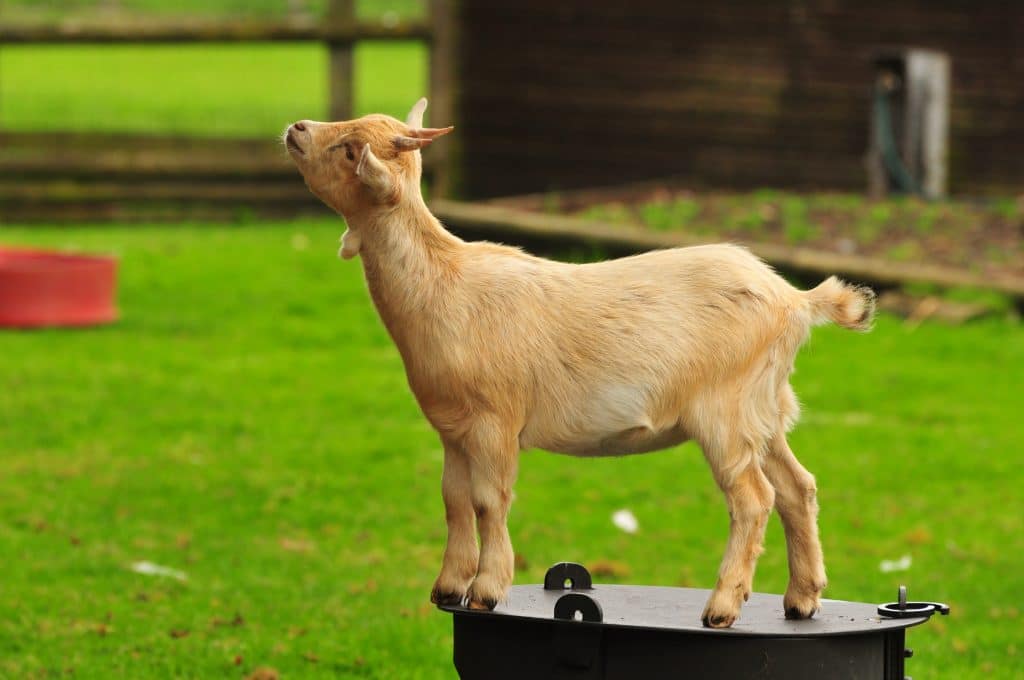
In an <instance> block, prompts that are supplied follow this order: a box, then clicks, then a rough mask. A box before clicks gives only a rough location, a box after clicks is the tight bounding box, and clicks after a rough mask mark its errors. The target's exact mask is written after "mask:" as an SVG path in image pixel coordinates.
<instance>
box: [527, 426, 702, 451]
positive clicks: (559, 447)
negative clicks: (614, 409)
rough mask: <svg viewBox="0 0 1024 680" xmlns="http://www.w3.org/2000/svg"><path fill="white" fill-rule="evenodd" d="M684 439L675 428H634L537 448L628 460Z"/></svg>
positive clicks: (685, 436) (683, 433)
mask: <svg viewBox="0 0 1024 680" xmlns="http://www.w3.org/2000/svg"><path fill="white" fill-rule="evenodd" d="M688 438H689V437H688V436H687V434H686V432H684V431H683V430H682V428H679V427H673V428H670V429H667V430H662V431H660V432H659V431H655V430H652V429H650V428H648V427H635V428H631V429H628V430H623V431H621V432H615V433H613V434H609V435H607V436H604V437H600V438H589V439H587V438H581V439H579V440H576V441H572V442H561V443H555V445H554V446H551V447H547V446H541V447H540V448H543V449H545V450H546V451H551V452H552V453H565V454H568V455H570V456H628V455H630V454H634V453H647V452H649V451H658V450H660V449H667V448H669V447H671V446H675V445H676V444H681V443H683V442H684V441H686V440H687V439H688Z"/></svg>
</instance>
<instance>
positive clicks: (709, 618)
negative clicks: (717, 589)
mask: <svg viewBox="0 0 1024 680" xmlns="http://www.w3.org/2000/svg"><path fill="white" fill-rule="evenodd" d="M735 622H736V617H735V616H733V615H731V614H715V615H712V614H704V617H703V618H702V619H701V623H703V624H704V627H705V628H729V627H731V626H732V624H733V623H735Z"/></svg>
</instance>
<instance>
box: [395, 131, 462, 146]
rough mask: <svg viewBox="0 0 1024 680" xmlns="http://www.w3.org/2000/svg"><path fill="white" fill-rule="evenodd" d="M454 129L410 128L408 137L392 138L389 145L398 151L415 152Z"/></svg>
mask: <svg viewBox="0 0 1024 680" xmlns="http://www.w3.org/2000/svg"><path fill="white" fill-rule="evenodd" d="M454 129H455V128H454V127H446V128H410V129H409V134H408V135H399V136H397V137H394V138H392V140H391V144H392V145H393V146H394V147H395V149H397V150H398V151H417V150H419V149H422V148H423V147H425V146H429V145H430V143H431V142H433V141H434V139H435V138H437V137H440V136H441V135H446V134H448V133H449V132H451V131H452V130H454Z"/></svg>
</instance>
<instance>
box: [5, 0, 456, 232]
mask: <svg viewBox="0 0 1024 680" xmlns="http://www.w3.org/2000/svg"><path fill="white" fill-rule="evenodd" d="M448 4H449V3H448V0H431V2H430V16H429V19H428V20H426V21H405V22H397V23H383V22H380V21H377V22H365V21H359V20H357V19H356V15H355V2H354V0H331V1H330V2H329V5H328V11H327V13H326V16H325V17H324V19H323V20H322V21H321V22H319V23H312V22H308V23H299V22H280V21H275V22H269V21H230V22H218V23H197V22H178V23H171V22H160V23H147V24H131V25H106V26H104V25H91V26H83V25H79V24H52V25H45V26H0V50H2V47H3V45H11V44H47V43H49V44H69V43H93V44H116V43H122V44H123V43H133V44H159V43H164V44H167V43H172V44H184V43H192V44H194V43H211V42H218V43H224V42H236V43H238V42H275V41H291V42H295V41H306V42H320V43H323V44H324V45H325V46H326V48H327V51H328V81H329V87H328V113H329V116H330V119H331V120H344V119H346V118H350V117H351V116H352V111H353V102H352V74H353V59H352V55H353V48H354V46H355V44H356V43H357V42H359V41H361V40H421V41H424V42H426V43H427V44H428V45H429V46H430V48H431V49H430V52H431V57H430V97H431V112H432V115H433V116H434V117H435V119H437V120H442V119H445V118H446V117H449V116H450V112H451V103H450V89H451V88H450V85H449V84H450V82H451V78H450V76H449V74H450V73H451V70H452V69H451V65H450V60H451V55H452V50H451V48H450V46H448V45H442V46H438V45H436V44H435V37H437V36H444V35H448V32H449V29H448V28H447V27H446V26H442V25H441V24H442V23H443V22H445V21H448V20H449V17H450V9H449V7H448ZM0 97H3V91H2V83H0ZM442 153H443V152H442ZM442 153H433V152H432V153H431V154H430V156H429V158H428V159H425V160H427V161H428V163H427V165H426V166H425V168H424V171H425V173H428V175H431V176H432V179H433V180H434V182H433V184H434V186H433V187H432V190H433V192H434V194H435V195H440V194H444V193H445V191H446V186H447V183H446V177H447V173H446V172H444V168H445V158H444V156H443V155H442ZM324 211H325V208H323V207H322V206H321V204H320V203H319V201H317V200H316V199H314V198H313V197H312V196H311V195H310V194H309V192H308V191H307V190H306V188H305V186H304V185H303V184H302V182H301V181H300V179H299V177H298V176H297V174H296V171H295V169H294V168H293V167H292V165H291V163H290V162H289V161H288V159H287V158H286V157H285V156H284V154H282V153H281V148H280V144H279V143H278V142H277V140H276V139H207V138H203V139H199V138H194V137H188V136H180V135H176V136H166V135H164V136H156V135H138V134H131V135H130V134H95V133H70V132H60V131H58V132H46V133H19V132H11V131H0V222H8V223H10V222H31V221H111V220H114V221H136V220H138V221H146V220H172V219H183V218H193V219H233V218H237V217H245V216H248V215H253V216H261V217H286V216H292V215H297V214H306V213H311V214H324Z"/></svg>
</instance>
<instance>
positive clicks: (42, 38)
mask: <svg viewBox="0 0 1024 680" xmlns="http://www.w3.org/2000/svg"><path fill="white" fill-rule="evenodd" d="M431 35H432V33H431V29H430V26H429V24H427V22H425V21H400V22H385V21H360V22H356V23H339V24H336V25H335V24H331V23H324V24H323V25H318V24H313V23H306V22H302V23H299V22H282V21H230V22H226V21H219V22H192V21H189V22H164V21H162V22H159V23H155V22H144V23H143V22H131V23H118V24H111V25H103V24H82V23H70V22H67V23H59V24H46V25H38V26H33V25H26V26H0V43H8V44H24V43H36V44H54V43H62V44H63V43H132V44H138V43H203V42H263V41H265V42H277V41H291V42H295V41H315V42H326V43H352V42H357V41H359V40H424V41H429V40H430V39H431Z"/></svg>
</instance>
